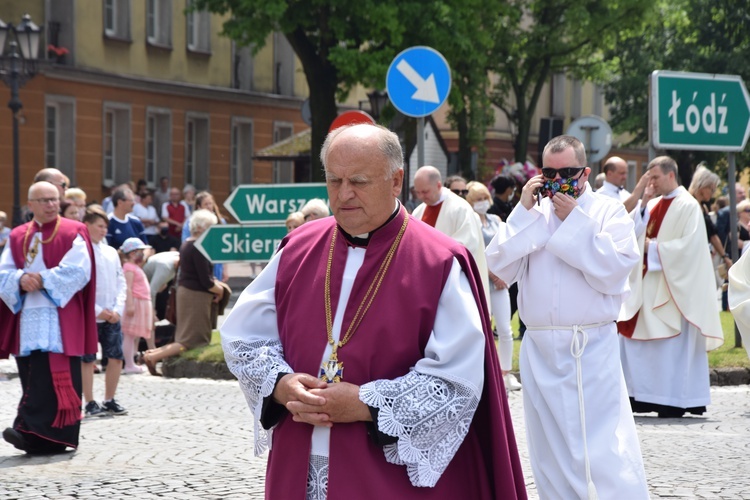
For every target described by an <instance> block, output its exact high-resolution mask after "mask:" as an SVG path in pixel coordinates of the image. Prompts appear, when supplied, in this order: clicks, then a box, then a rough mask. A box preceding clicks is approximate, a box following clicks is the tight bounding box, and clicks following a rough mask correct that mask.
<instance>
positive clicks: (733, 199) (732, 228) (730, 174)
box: [727, 153, 742, 347]
mask: <svg viewBox="0 0 750 500" xmlns="http://www.w3.org/2000/svg"><path fill="white" fill-rule="evenodd" d="M727 161H728V163H729V170H728V171H727V183H728V184H729V185H728V186H727V187H728V188H729V234H731V235H732V256H731V257H732V262H734V263H736V262H737V259H738V257H739V246H738V245H739V242H738V240H739V233H738V231H737V193H736V191H735V189H734V187H735V183H736V182H737V181H736V177H735V175H736V174H735V171H736V167H735V162H734V153H728V154H727ZM734 347H742V336H741V335H740V331H739V329H738V328H737V322H736V321H735V322H734Z"/></svg>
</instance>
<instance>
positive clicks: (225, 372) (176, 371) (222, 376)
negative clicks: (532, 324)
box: [162, 358, 750, 386]
mask: <svg viewBox="0 0 750 500" xmlns="http://www.w3.org/2000/svg"><path fill="white" fill-rule="evenodd" d="M162 373H163V374H164V376H165V377H169V378H208V379H215V380H233V379H235V376H234V375H232V372H230V371H229V368H227V365H226V363H207V362H201V361H194V360H188V359H180V358H171V359H169V360H166V361H165V362H164V363H162ZM516 375H518V374H516ZM709 375H710V377H711V385H715V386H726V385H747V384H750V368H720V369H711V370H709Z"/></svg>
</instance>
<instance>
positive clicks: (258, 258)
mask: <svg viewBox="0 0 750 500" xmlns="http://www.w3.org/2000/svg"><path fill="white" fill-rule="evenodd" d="M284 236H286V227H285V226H270V227H268V226H267V227H261V226H240V225H237V224H224V225H218V226H211V227H210V228H208V230H207V231H206V232H205V233H203V234H202V235H201V237H200V238H198V240H197V241H196V242H195V246H196V247H197V248H198V250H200V252H201V253H202V254H203V255H204V256H205V257H206V258H207V259H208V260H210V261H211V262H265V261H268V260H271V257H272V256H273V254H274V252H276V248H277V247H278V246H279V243H281V240H282V238H284Z"/></svg>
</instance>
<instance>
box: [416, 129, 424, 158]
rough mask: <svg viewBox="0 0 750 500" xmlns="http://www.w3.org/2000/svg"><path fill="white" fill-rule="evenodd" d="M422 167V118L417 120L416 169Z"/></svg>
mask: <svg viewBox="0 0 750 500" xmlns="http://www.w3.org/2000/svg"><path fill="white" fill-rule="evenodd" d="M422 167H424V116H420V117H419V118H417V168H422Z"/></svg>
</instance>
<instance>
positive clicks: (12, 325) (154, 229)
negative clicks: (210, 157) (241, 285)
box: [0, 168, 231, 453]
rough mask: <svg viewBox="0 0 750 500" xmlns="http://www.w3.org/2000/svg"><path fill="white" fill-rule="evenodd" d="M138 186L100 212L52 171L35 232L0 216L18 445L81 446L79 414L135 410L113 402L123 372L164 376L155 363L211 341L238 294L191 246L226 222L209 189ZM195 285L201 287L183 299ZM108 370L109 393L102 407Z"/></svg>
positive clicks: (32, 211)
mask: <svg viewBox="0 0 750 500" xmlns="http://www.w3.org/2000/svg"><path fill="white" fill-rule="evenodd" d="M137 185H138V186H139V188H140V190H139V191H138V194H135V192H134V188H135V186H134V185H133V184H132V183H128V184H123V185H120V186H116V187H114V188H112V190H111V194H110V196H108V197H107V198H105V199H104V200H103V201H102V204H101V205H100V204H97V203H95V202H94V201H92V200H90V199H88V197H87V194H86V193H85V192H84V191H83V190H81V189H79V188H76V187H71V186H70V181H69V179H68V178H67V177H66V176H65V175H64V174H63V173H62V172H60V171H59V170H57V169H53V168H46V169H42V170H41V171H39V172H38V173H37V175H36V176H35V178H34V183H33V184H32V186H31V187H30V189H29V193H28V201H29V203H28V208H27V212H26V213H25V214H24V218H25V219H26V220H27V221H28V222H27V223H26V224H23V225H22V226H19V227H17V228H14V229H13V230H12V231H11V230H10V228H7V227H5V223H6V219H7V217H6V215H5V214H4V213H0V224H1V225H2V226H0V248H1V249H2V256H1V257H0V262H2V263H1V264H0V283H2V287H3V292H2V293H0V299H2V303H0V323H2V325H3V327H2V331H1V332H0V356H2V357H6V356H7V355H8V354H14V355H16V361H17V364H18V367H19V374H20V376H21V382H22V385H23V398H22V400H21V404H20V405H19V408H18V414H17V418H16V420H15V422H14V424H13V426H12V427H9V428H7V429H5V431H4V432H3V437H4V438H5V440H6V441H8V442H10V443H11V444H13V445H14V446H15V447H16V448H18V449H21V450H24V451H26V452H29V453H57V452H61V451H64V450H65V449H66V448H67V447H72V448H75V447H77V445H78V433H79V425H80V424H79V421H80V419H81V418H82V417H87V418H88V417H103V416H111V415H126V414H127V413H128V410H127V409H126V408H124V407H123V406H122V405H121V404H120V403H119V402H118V401H117V400H116V399H115V397H116V391H117V386H118V383H119V380H120V376H121V375H122V374H140V373H142V372H143V371H144V369H143V367H142V366H140V365H145V366H146V367H147V368H148V371H149V372H150V373H151V374H153V375H159V373H158V371H157V368H156V362H157V361H159V360H161V359H164V358H165V357H167V356H172V355H176V354H179V352H181V351H182V350H184V349H185V348H194V347H199V346H202V345H207V344H208V343H210V341H211V332H212V331H213V330H214V329H215V328H216V322H217V317H218V315H219V314H221V313H222V312H223V310H222V309H221V308H222V307H223V306H226V303H227V301H228V299H229V295H230V294H231V290H230V289H229V287H228V286H227V285H226V284H225V282H226V280H227V270H226V268H225V267H224V266H221V265H216V266H214V265H212V264H211V263H210V262H209V261H208V260H207V259H206V258H205V257H203V256H202V255H201V254H200V253H198V252H197V251H195V249H194V241H195V238H196V237H198V236H199V235H200V234H201V232H202V231H205V230H206V229H207V227H208V226H210V225H212V224H217V223H220V222H221V223H225V222H226V221H225V220H224V219H223V217H221V214H220V212H219V210H218V207H217V206H216V204H215V203H214V201H213V197H212V196H211V194H210V193H208V192H201V193H196V192H195V189H194V188H193V187H192V186H186V188H185V189H184V190H180V189H176V188H170V187H169V180H168V179H167V178H163V179H161V182H160V187H159V189H158V190H156V191H155V192H154V191H150V190H148V189H147V188H146V183H145V182H143V181H139V182H138V184H137ZM183 196H184V199H183ZM161 200H164V201H161ZM105 207H107V208H105ZM188 227H189V228H190V229H191V230H188V231H187V233H185V232H183V228H188ZM198 228H200V230H199V229H198ZM181 262H182V264H181ZM196 268H199V269H200V270H201V273H197V274H196V272H195V270H196ZM196 280H198V281H200V283H201V284H202V288H200V291H198V292H197V295H196V296H195V297H194V299H193V300H183V298H182V297H183V296H184V295H185V293H186V292H184V291H183V290H191V289H192V288H194V287H191V285H190V284H191V283H193V282H195V281H196ZM175 282H176V285H175V286H176V288H177V290H178V292H177V296H178V300H177V302H176V305H175V307H176V308H177V309H178V310H179V313H175V314H174V315H173V316H174V317H177V316H180V317H182V318H184V319H183V320H181V321H177V325H174V324H171V325H170V324H169V323H166V322H164V321H161V320H164V319H165V316H166V311H165V307H164V306H163V305H160V303H163V302H165V301H166V300H165V299H166V296H167V295H168V294H169V289H170V288H171V287H170V284H172V283H175ZM206 283H208V284H207V285H206ZM187 293H188V294H189V292H187ZM172 321H173V322H175V320H174V319H173V320H172ZM160 330H163V331H164V332H165V335H164V336H163V337H164V338H160V337H159V335H157V333H158V332H159V331H160ZM175 345H176V346H179V348H177V349H175V348H174V347H173V346H175ZM141 346H144V347H145V349H144V350H143V351H142V350H141ZM99 354H100V356H101V360H100V364H101V368H99V366H98V364H97V357H98V355H99ZM100 371H104V372H105V375H104V395H103V396H104V397H103V398H102V399H97V398H95V396H94V391H93V385H94V384H93V381H94V374H95V373H99V372H100ZM40 374H46V375H44V376H41V375H40ZM81 395H82V396H83V399H81ZM55 401H56V402H57V403H55ZM81 406H82V407H83V414H81V409H80V408H81Z"/></svg>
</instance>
